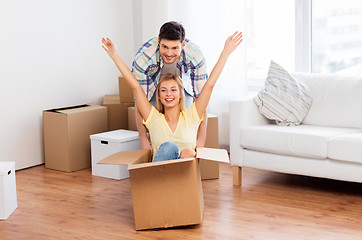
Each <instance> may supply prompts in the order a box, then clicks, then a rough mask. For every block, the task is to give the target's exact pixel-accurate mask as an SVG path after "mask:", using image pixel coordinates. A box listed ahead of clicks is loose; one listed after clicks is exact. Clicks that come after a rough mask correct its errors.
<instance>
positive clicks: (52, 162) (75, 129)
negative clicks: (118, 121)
mask: <svg viewBox="0 0 362 240" xmlns="http://www.w3.org/2000/svg"><path fill="white" fill-rule="evenodd" d="M43 128H44V151H45V167H46V168H50V169H54V170H60V171H65V172H72V171H77V170H81V169H85V168H90V166H91V144H90V139H89V136H90V135H92V134H95V133H100V132H105V131H107V129H108V128H107V108H106V107H103V106H98V105H79V106H73V107H66V108H58V109H50V110H44V111H43Z"/></svg>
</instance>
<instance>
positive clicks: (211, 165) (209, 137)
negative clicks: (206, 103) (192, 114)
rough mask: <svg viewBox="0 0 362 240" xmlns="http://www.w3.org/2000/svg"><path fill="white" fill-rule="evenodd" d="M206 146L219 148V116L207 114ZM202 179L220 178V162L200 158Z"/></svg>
mask: <svg viewBox="0 0 362 240" xmlns="http://www.w3.org/2000/svg"><path fill="white" fill-rule="evenodd" d="M205 147H207V148H219V125H218V117H217V116H215V115H212V114H209V113H208V114H207V128H206V141H205ZM200 172H201V179H202V180H208V179H217V178H219V163H218V162H212V161H206V160H203V159H200Z"/></svg>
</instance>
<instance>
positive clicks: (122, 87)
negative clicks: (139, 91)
mask: <svg viewBox="0 0 362 240" xmlns="http://www.w3.org/2000/svg"><path fill="white" fill-rule="evenodd" d="M118 86H119V100H120V102H121V103H130V102H134V98H133V91H132V88H131V87H130V86H129V84H128V83H127V81H126V79H125V78H124V77H122V76H119V77H118Z"/></svg>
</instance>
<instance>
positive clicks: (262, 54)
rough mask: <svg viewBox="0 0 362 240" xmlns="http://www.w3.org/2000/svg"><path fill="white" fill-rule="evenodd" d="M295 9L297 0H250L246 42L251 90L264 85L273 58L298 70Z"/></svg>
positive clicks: (247, 12) (284, 65) (285, 65)
mask: <svg viewBox="0 0 362 240" xmlns="http://www.w3.org/2000/svg"><path fill="white" fill-rule="evenodd" d="M294 9H295V4H294V1H290V0H273V1H270V0H247V11H246V15H247V30H246V33H245V39H246V43H245V44H246V46H247V53H246V54H247V79H248V87H249V90H258V89H260V88H261V87H263V85H264V81H265V78H266V76H267V72H268V69H269V64H270V61H271V60H274V61H275V62H277V63H279V64H281V65H282V66H283V67H285V68H286V69H287V70H288V71H294V66H295V61H294V59H295V50H294V49H295V40H294V39H295V10H294Z"/></svg>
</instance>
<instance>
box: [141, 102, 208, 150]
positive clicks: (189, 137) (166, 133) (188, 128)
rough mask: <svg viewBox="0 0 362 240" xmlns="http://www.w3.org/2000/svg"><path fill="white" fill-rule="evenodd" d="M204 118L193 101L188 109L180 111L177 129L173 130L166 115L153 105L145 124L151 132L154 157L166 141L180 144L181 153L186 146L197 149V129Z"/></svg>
mask: <svg viewBox="0 0 362 240" xmlns="http://www.w3.org/2000/svg"><path fill="white" fill-rule="evenodd" d="M202 119H203V117H201V118H200V117H199V115H198V114H197V110H196V106H195V103H193V104H192V105H191V106H190V107H189V108H188V109H186V110H183V111H182V112H180V118H179V120H178V124H177V127H176V130H175V132H172V130H171V128H170V126H169V125H168V123H167V121H166V119H165V116H164V115H163V114H162V113H160V112H159V111H157V109H156V108H155V107H153V106H152V110H151V112H150V115H149V116H148V119H147V120H146V121H144V120H143V124H144V125H145V126H146V127H147V129H148V131H149V133H150V138H151V143H152V148H153V157H155V155H156V152H157V150H158V148H159V147H160V146H161V144H162V143H164V142H174V143H175V144H176V145H177V146H178V149H179V154H180V152H181V151H182V150H183V149H185V148H190V149H193V150H195V148H196V138H197V131H198V129H199V125H200V123H201V121H202Z"/></svg>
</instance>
